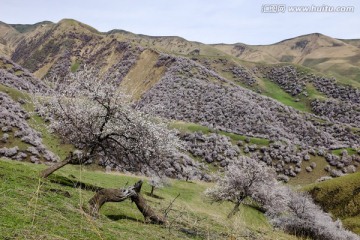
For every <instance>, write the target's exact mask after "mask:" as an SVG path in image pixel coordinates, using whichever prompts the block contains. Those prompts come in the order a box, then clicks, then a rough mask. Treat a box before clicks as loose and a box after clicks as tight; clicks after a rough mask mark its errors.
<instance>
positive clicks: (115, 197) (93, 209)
mask: <svg viewBox="0 0 360 240" xmlns="http://www.w3.org/2000/svg"><path fill="white" fill-rule="evenodd" d="M133 188H134V187H133V186H131V187H129V188H125V189H112V188H104V189H102V190H100V191H98V192H97V193H96V194H95V195H94V196H93V197H92V198H91V199H90V200H89V204H90V214H91V215H92V216H94V217H97V216H98V215H99V210H100V208H101V206H102V205H104V203H106V202H122V201H124V200H126V199H127V198H129V197H130V196H132V195H135V194H136V192H135V191H134V189H133Z"/></svg>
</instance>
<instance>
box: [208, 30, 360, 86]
mask: <svg viewBox="0 0 360 240" xmlns="http://www.w3.org/2000/svg"><path fill="white" fill-rule="evenodd" d="M358 42H359V40H340V39H334V38H331V37H328V36H325V35H322V34H319V33H313V34H309V35H304V36H299V37H296V38H292V39H288V40H284V41H281V42H278V43H275V44H271V45H245V44H228V45H227V44H215V45H213V46H214V47H215V48H217V49H219V50H222V51H224V52H226V53H228V54H231V55H233V56H235V57H238V58H239V59H242V60H246V61H252V62H265V63H279V62H287V63H295V64H301V65H303V66H306V67H311V68H314V69H316V70H318V71H321V72H324V73H327V74H334V76H336V77H339V76H344V77H346V78H349V79H353V80H356V81H357V82H360V49H359V43H358Z"/></svg>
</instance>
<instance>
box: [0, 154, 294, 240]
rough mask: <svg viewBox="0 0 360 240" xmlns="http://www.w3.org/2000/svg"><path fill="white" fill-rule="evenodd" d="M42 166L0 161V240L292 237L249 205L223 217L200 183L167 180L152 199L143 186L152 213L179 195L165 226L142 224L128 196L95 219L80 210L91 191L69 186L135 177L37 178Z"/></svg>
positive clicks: (82, 174)
mask: <svg viewBox="0 0 360 240" xmlns="http://www.w3.org/2000/svg"><path fill="white" fill-rule="evenodd" d="M44 167H45V166H44V165H35V164H28V163H22V162H14V161H9V160H4V159H2V160H0V178H1V183H0V193H1V195H0V200H1V206H2V207H1V208H2V211H0V219H1V223H0V232H1V234H2V236H3V237H4V239H249V238H251V239H296V238H295V237H293V236H290V235H287V234H284V233H282V232H279V231H274V230H273V229H272V227H271V226H270V225H269V223H268V222H267V220H266V218H265V217H264V215H262V213H260V212H258V211H257V210H255V209H253V208H251V207H246V206H244V207H242V208H241V211H240V212H239V213H238V215H236V216H235V217H234V218H232V219H230V220H228V219H227V218H226V215H227V213H228V212H229V211H230V210H231V207H232V206H231V205H229V204H222V205H217V204H216V205H215V204H214V205H211V204H210V203H208V202H206V201H204V199H203V196H202V192H203V191H204V190H205V189H206V188H207V187H209V186H210V184H209V183H204V182H185V181H178V180H172V181H171V186H170V187H166V188H163V189H157V190H156V191H155V194H156V195H157V196H158V198H151V197H149V196H147V195H146V193H147V192H149V191H150V187H149V185H148V184H145V185H144V187H143V190H142V192H143V194H145V197H146V199H147V200H148V201H149V204H150V205H151V206H152V207H154V208H155V209H156V210H157V211H158V212H162V211H163V210H164V209H165V208H167V207H168V205H169V203H170V202H171V201H172V200H173V199H174V198H175V197H176V196H177V195H178V194H179V197H178V198H177V199H176V200H175V203H174V205H173V206H172V211H170V212H169V215H168V220H169V224H168V225H167V226H166V227H162V226H158V225H152V224H146V223H144V219H143V216H142V215H141V213H140V212H139V211H138V210H137V209H136V206H135V204H133V203H131V202H130V201H128V200H127V201H125V202H122V203H107V204H105V205H104V206H103V208H102V209H101V216H100V218H99V219H96V220H95V219H92V218H91V217H90V216H89V215H87V214H86V213H85V212H84V210H85V211H86V209H87V202H88V200H89V199H90V198H91V197H92V196H93V195H94V192H92V191H90V190H84V189H79V188H73V186H72V185H73V184H76V182H78V181H81V182H84V183H86V184H89V185H96V186H98V187H105V188H106V187H108V188H119V187H123V186H125V185H126V183H128V184H129V185H131V184H133V183H135V182H136V181H137V180H139V179H140V178H139V177H135V176H129V175H123V174H118V173H110V174H106V173H103V172H98V171H91V170H90V169H87V168H85V167H82V168H80V167H79V166H77V167H74V166H67V167H65V168H63V169H62V170H60V171H58V172H56V174H55V175H53V176H51V177H50V178H49V179H46V180H40V179H39V178H38V177H37V176H38V172H39V170H41V169H43V168H44ZM141 179H144V180H146V179H145V178H144V177H141ZM145 182H146V181H145ZM72 183H73V184H72Z"/></svg>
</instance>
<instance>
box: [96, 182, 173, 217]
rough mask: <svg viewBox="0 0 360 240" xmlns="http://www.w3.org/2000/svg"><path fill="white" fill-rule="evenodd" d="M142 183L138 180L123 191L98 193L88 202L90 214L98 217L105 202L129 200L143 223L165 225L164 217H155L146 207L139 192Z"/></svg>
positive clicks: (114, 190)
mask: <svg viewBox="0 0 360 240" xmlns="http://www.w3.org/2000/svg"><path fill="white" fill-rule="evenodd" d="M142 184H143V182H142V181H141V180H140V181H138V182H137V183H135V185H134V186H131V187H128V188H124V189H111V188H106V189H102V190H100V191H98V192H97V193H96V194H95V195H94V196H93V197H92V198H91V199H90V200H89V204H90V214H91V215H92V216H94V217H96V216H98V214H99V210H100V208H101V206H102V205H104V203H106V202H122V201H124V200H126V199H127V198H131V200H132V201H133V202H135V204H136V206H137V208H138V209H139V211H140V212H141V213H142V214H143V216H144V218H145V221H149V222H151V223H155V224H165V223H166V220H165V218H164V217H162V216H159V215H157V214H156V213H155V212H154V210H152V209H151V207H150V206H149V205H147V203H146V200H145V199H144V198H143V197H142V196H141V194H140V191H141V187H142Z"/></svg>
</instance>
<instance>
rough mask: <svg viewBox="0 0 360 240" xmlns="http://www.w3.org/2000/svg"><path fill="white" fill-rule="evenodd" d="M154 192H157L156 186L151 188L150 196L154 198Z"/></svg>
mask: <svg viewBox="0 0 360 240" xmlns="http://www.w3.org/2000/svg"><path fill="white" fill-rule="evenodd" d="M154 190H155V186H151V192H150V196H152V197H153V196H154Z"/></svg>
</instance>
